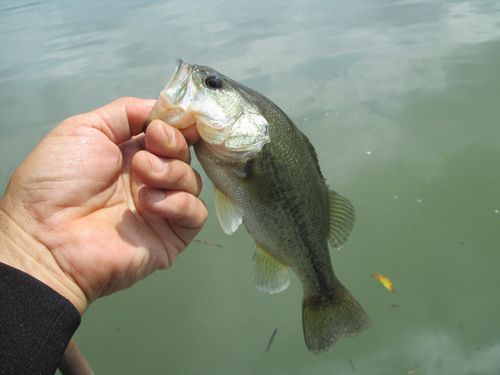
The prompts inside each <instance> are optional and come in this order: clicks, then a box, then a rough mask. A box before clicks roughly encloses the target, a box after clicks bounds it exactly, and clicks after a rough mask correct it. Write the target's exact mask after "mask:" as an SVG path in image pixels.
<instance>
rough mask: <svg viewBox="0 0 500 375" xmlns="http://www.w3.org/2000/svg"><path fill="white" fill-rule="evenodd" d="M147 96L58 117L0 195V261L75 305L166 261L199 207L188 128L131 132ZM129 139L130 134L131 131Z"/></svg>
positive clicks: (199, 221) (196, 222) (192, 232)
mask: <svg viewBox="0 0 500 375" xmlns="http://www.w3.org/2000/svg"><path fill="white" fill-rule="evenodd" d="M153 105H154V101H153V100H141V99H135V98H123V99H119V100H117V101H115V102H113V103H111V104H108V105H106V106H104V107H102V108H99V109H97V110H95V111H92V112H89V113H86V114H82V115H78V116H74V117H71V118H69V119H66V120H65V121H63V122H62V123H61V124H59V125H58V126H57V127H56V128H54V130H52V131H51V132H50V133H49V134H47V136H46V137H45V138H44V139H43V140H42V141H41V142H40V143H39V144H38V145H37V147H36V148H35V149H34V150H33V151H32V152H31V153H30V155H28V157H27V158H26V160H25V161H24V162H23V163H22V164H21V165H20V166H19V168H18V169H17V170H16V171H15V172H14V174H13V175H12V178H11V180H10V182H9V185H8V187H7V190H6V192H5V195H4V196H3V198H2V199H1V200H0V261H1V262H4V263H6V264H9V265H11V266H13V267H16V268H18V269H20V270H22V271H24V272H26V273H28V274H30V275H32V276H34V277H36V278H38V279H40V280H41V281H43V282H44V283H46V284H47V285H49V286H50V287H52V288H53V289H55V290H56V291H58V292H59V293H60V294H62V295H64V296H65V297H66V298H68V299H69V300H70V301H71V302H72V303H73V304H74V305H75V306H76V307H77V309H78V310H79V311H80V313H81V314H83V312H85V310H86V309H87V307H88V305H89V304H90V303H91V302H93V301H94V300H95V299H97V298H98V297H101V296H105V295H108V294H111V293H114V292H116V291H119V290H121V289H125V288H127V287H130V286H132V285H133V284H134V283H135V282H136V281H138V280H140V279H142V278H144V277H146V276H147V275H149V274H151V273H152V272H153V271H155V270H157V269H166V268H168V267H170V266H171V265H172V263H173V262H174V260H175V258H176V256H177V255H178V254H179V253H180V252H181V251H182V250H184V249H185V248H186V246H187V245H188V244H189V243H190V242H191V241H192V239H193V238H194V237H195V236H196V234H197V233H198V232H199V231H200V229H201V227H202V225H203V224H204V222H205V220H206V218H207V215H208V213H207V209H206V207H205V205H204V203H203V202H202V201H201V200H199V199H198V198H197V197H198V195H199V193H200V190H201V179H200V176H199V175H198V173H197V172H196V171H194V170H193V169H192V168H191V167H190V166H189V162H190V154H189V149H188V147H189V145H190V144H192V143H194V142H195V141H196V140H197V138H198V137H199V135H198V134H197V132H196V129H195V127H193V128H190V129H186V131H185V132H183V134H181V132H180V131H179V130H177V129H174V128H172V127H170V126H168V125H166V124H165V123H163V122H162V121H159V120H155V121H153V122H151V124H149V126H148V129H147V131H146V134H145V135H144V134H142V135H139V136H136V135H137V134H139V133H140V132H141V130H142V127H143V125H144V123H145V121H146V118H147V117H148V114H149V112H150V111H151V108H152V107H153ZM133 136H136V137H133Z"/></svg>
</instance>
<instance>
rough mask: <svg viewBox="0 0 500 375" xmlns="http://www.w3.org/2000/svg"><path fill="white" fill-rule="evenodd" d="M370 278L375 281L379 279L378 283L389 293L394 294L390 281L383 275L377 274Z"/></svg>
mask: <svg viewBox="0 0 500 375" xmlns="http://www.w3.org/2000/svg"><path fill="white" fill-rule="evenodd" d="M372 277H374V278H376V279H379V280H380V282H381V283H382V284H384V286H385V287H386V288H387V289H389V290H390V291H391V292H394V286H393V285H392V283H391V281H390V280H389V279H388V278H387V277H385V276H383V275H379V274H377V275H372Z"/></svg>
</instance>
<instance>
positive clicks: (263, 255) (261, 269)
mask: <svg viewBox="0 0 500 375" xmlns="http://www.w3.org/2000/svg"><path fill="white" fill-rule="evenodd" d="M252 280H253V282H254V284H255V287H256V288H257V289H258V290H259V291H261V292H264V293H269V294H274V293H279V292H282V291H283V290H285V289H286V288H288V285H290V274H289V273H288V266H287V265H286V264H283V263H281V262H280V261H279V260H277V259H275V258H274V257H272V256H271V255H270V254H269V253H268V252H267V251H265V250H264V249H263V248H262V247H260V246H259V245H258V244H255V254H254V256H253V261H252Z"/></svg>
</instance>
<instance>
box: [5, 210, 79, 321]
mask: <svg viewBox="0 0 500 375" xmlns="http://www.w3.org/2000/svg"><path fill="white" fill-rule="evenodd" d="M0 262H2V263H4V264H7V265H9V266H11V267H14V268H17V269H18V270H20V271H23V272H24V273H27V274H28V275H30V276H32V277H34V278H36V279H38V280H40V281H41V282H43V283H44V284H46V285H48V286H49V287H51V288H52V289H54V290H55V291H56V292H58V293H59V294H61V295H62V296H64V297H65V298H67V299H68V300H69V301H70V302H71V303H72V304H73V305H74V306H75V307H76V308H77V309H78V311H79V312H80V314H83V313H84V311H85V310H86V309H87V306H88V302H87V298H86V296H85V294H84V293H83V291H82V290H81V289H80V288H79V287H78V285H77V284H76V282H74V280H72V279H71V277H70V276H69V275H67V274H66V273H64V272H63V271H62V270H61V267H60V266H59V264H58V263H57V261H56V259H55V258H54V256H53V255H52V253H51V252H50V250H49V249H47V247H45V246H44V245H43V244H42V243H40V242H39V241H37V240H36V238H35V237H33V236H32V235H31V234H29V233H28V232H27V231H26V230H24V229H23V228H22V227H21V226H20V225H19V224H18V223H17V222H16V221H15V220H14V219H12V218H11V217H10V216H9V215H8V214H7V213H6V212H5V211H4V210H3V207H1V205H0Z"/></svg>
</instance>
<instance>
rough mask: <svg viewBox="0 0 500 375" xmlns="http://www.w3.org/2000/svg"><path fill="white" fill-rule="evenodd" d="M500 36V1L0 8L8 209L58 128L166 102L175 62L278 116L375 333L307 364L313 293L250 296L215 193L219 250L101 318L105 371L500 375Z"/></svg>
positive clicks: (91, 322) (246, 263)
mask: <svg viewBox="0 0 500 375" xmlns="http://www.w3.org/2000/svg"><path fill="white" fill-rule="evenodd" d="M499 25H500V4H499V3H498V2H497V1H494V0H491V1H486V0H483V1H476V2H464V1H440V2H424V1H405V0H402V1H389V0H385V1H382V0H378V1H374V0H370V1H367V0H365V1H356V2H347V1H340V0H335V1H329V2H322V1H315V0H307V1H274V2H270V1H260V2H255V1H252V2H234V1H225V0H217V1H213V2H207V1H184V2H182V3H181V2H160V1H147V2H145V1H143V2H139V1H136V2H134V1H123V0H122V1H108V2H101V1H87V2H74V3H70V2H63V1H56V0H55V1H39V2H29V1H20V0H18V1H8V0H4V1H3V2H2V4H1V5H0V56H1V58H0V82H1V87H2V90H0V108H1V109H0V126H1V131H2V137H1V139H0V150H1V155H2V160H1V162H0V181H1V182H0V189H1V190H2V191H3V190H4V188H5V185H6V182H7V181H8V178H9V176H10V174H11V173H12V171H13V170H14V169H15V168H16V166H18V165H19V164H20V163H21V161H22V160H23V159H24V157H25V156H26V155H27V154H28V153H29V152H30V150H31V149H32V148H33V147H34V146H35V145H36V144H37V143H38V142H39V141H40V140H41V139H42V138H43V136H44V135H45V134H46V133H47V132H48V131H49V130H50V129H52V128H53V127H54V126H55V125H56V124H57V123H59V122H60V121H61V120H63V119H64V118H66V117H68V116H71V115H74V114H78V113H82V112H85V111H89V110H92V109H95V108H97V107H99V106H101V105H104V104H106V103H108V102H111V101H112V100H114V99H117V98H119V97H123V96H138V97H143V98H156V97H157V95H158V93H159V91H160V90H161V89H162V88H163V86H164V85H165V83H166V82H167V80H168V78H169V76H170V74H171V72H172V70H173V67H174V62H175V59H176V58H177V57H181V58H183V59H184V60H185V61H187V62H191V63H199V64H203V65H209V66H211V67H213V68H215V69H217V70H218V71H220V72H222V73H224V74H225V75H227V76H229V77H232V78H234V79H236V80H238V81H240V82H242V83H244V84H246V85H248V86H250V87H252V88H254V89H256V90H258V91H260V92H262V93H263V94H265V95H266V96H268V97H270V98H271V99H272V100H273V101H275V102H276V103H277V104H278V105H280V107H281V108H282V109H283V110H284V111H285V112H286V113H287V114H288V115H289V116H290V117H291V118H292V119H294V121H295V122H296V124H297V125H298V126H299V127H300V128H301V129H302V130H303V131H304V132H305V133H306V134H307V135H308V136H309V138H310V139H311V141H312V143H313V144H314V145H315V146H316V150H317V152H318V155H319V158H320V162H321V166H322V170H323V174H324V175H325V177H326V178H327V179H328V182H329V183H330V184H331V185H332V187H333V188H334V189H335V190H336V191H338V192H339V193H340V194H342V195H344V196H346V197H348V198H349V199H350V200H351V201H352V202H353V203H354V206H355V207H356V210H357V222H356V226H355V229H354V232H353V234H352V235H351V238H350V239H349V241H348V243H347V245H346V246H345V247H344V248H342V249H341V250H340V251H333V252H332V258H333V263H334V268H335V270H336V273H337V275H338V277H339V278H340V279H341V280H342V281H343V283H344V284H345V285H347V287H348V288H349V289H350V290H351V291H352V292H353V294H354V295H355V296H356V297H357V298H358V300H359V301H360V302H361V303H362V305H363V306H364V308H365V309H366V311H367V312H368V314H369V315H370V316H371V318H372V321H373V327H372V328H371V330H370V331H368V332H367V333H365V334H363V335H361V336H359V337H356V338H348V339H342V340H341V341H340V342H338V343H337V344H336V345H335V346H334V347H333V349H332V350H330V351H329V352H327V353H324V354H321V355H318V356H313V355H311V354H310V353H309V352H308V351H307V349H306V347H305V345H304V343H303V338H302V327H301V311H300V310H301V298H302V291H301V288H300V285H299V282H298V281H297V279H296V278H295V277H293V280H292V283H291V286H290V288H289V290H287V291H286V292H283V293H281V294H280V295H275V296H268V295H264V294H261V293H259V292H258V291H257V290H255V288H254V287H253V285H252V283H251V280H250V265H251V258H252V251H251V249H252V246H253V241H252V239H251V238H250V236H249V235H248V234H247V233H246V231H245V230H244V229H239V230H238V231H237V232H236V233H235V234H233V235H232V236H231V237H229V236H226V235H224V234H223V232H222V230H221V229H220V228H219V224H218V222H217V219H216V218H215V216H214V214H213V213H214V209H213V204H212V202H211V196H210V195H211V193H210V192H211V189H210V182H209V181H208V180H207V179H206V177H204V184H205V190H204V192H203V193H202V198H203V199H204V200H205V202H207V204H208V207H209V210H210V212H211V216H210V218H209V220H208V222H207V224H206V226H205V227H204V229H203V231H202V232H201V233H200V234H199V236H198V238H199V239H201V240H204V241H210V242H215V243H218V244H221V245H223V248H218V247H212V246H209V245H206V244H201V243H193V244H192V245H191V246H190V248H189V249H188V250H186V252H184V253H183V254H182V255H181V256H180V257H179V258H178V260H177V261H176V264H175V265H174V267H173V268H172V269H170V270H168V271H164V272H157V273H155V274H154V275H152V276H151V277H149V278H147V279H146V280H144V281H141V282H139V283H138V284H137V285H136V286H134V287H133V288H132V289H129V290H127V291H124V292H121V293H118V294H116V295H113V296H110V297H106V298H103V299H101V300H98V301H97V302H95V303H94V304H93V305H92V307H91V308H90V310H89V311H88V312H87V313H86V314H85V315H84V317H83V323H82V325H81V327H80V328H79V330H78V331H77V333H76V336H75V338H76V340H77V342H78V344H79V346H80V347H81V349H82V351H83V352H84V353H85V355H86V357H87V358H88V360H89V362H90V363H91V365H92V367H93V369H94V371H95V372H96V373H97V374H163V373H164V374H255V373H260V374H304V373H311V374H350V373H353V372H354V371H353V368H352V367H351V364H350V362H349V360H351V362H352V364H353V365H354V367H355V369H356V373H357V374H370V375H373V374H375V375H377V374H416V373H421V374H454V375H462V374H463V375H469V374H475V375H476V374H498V373H499V372H500V319H499V314H498V311H499V310H500V299H499V297H498V290H499V289H500V277H499V275H498V268H499V267H498V266H499V264H500V252H499V251H498V250H499V245H500V231H499V228H500V213H499V211H500V198H499V193H498V192H499V186H500V163H499V160H500V147H499V145H500V122H499V121H500V105H499V103H500V27H499ZM193 165H194V167H195V168H198V169H199V170H200V168H199V164H198V163H197V162H194V164H193ZM377 273H379V274H383V275H385V276H387V277H389V278H390V279H391V281H392V282H393V283H394V286H395V289H396V291H395V293H391V292H390V291H388V290H387V289H385V288H384V287H383V286H382V284H380V283H379V281H378V280H376V279H373V278H371V277H370V275H373V274H377ZM275 328H277V329H278V332H277V334H276V337H275V338H274V341H273V343H272V346H271V348H270V350H269V352H266V351H265V350H266V347H267V344H268V341H269V339H270V337H271V335H272V333H273V331H274V330H275ZM412 371H413V372H412Z"/></svg>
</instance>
